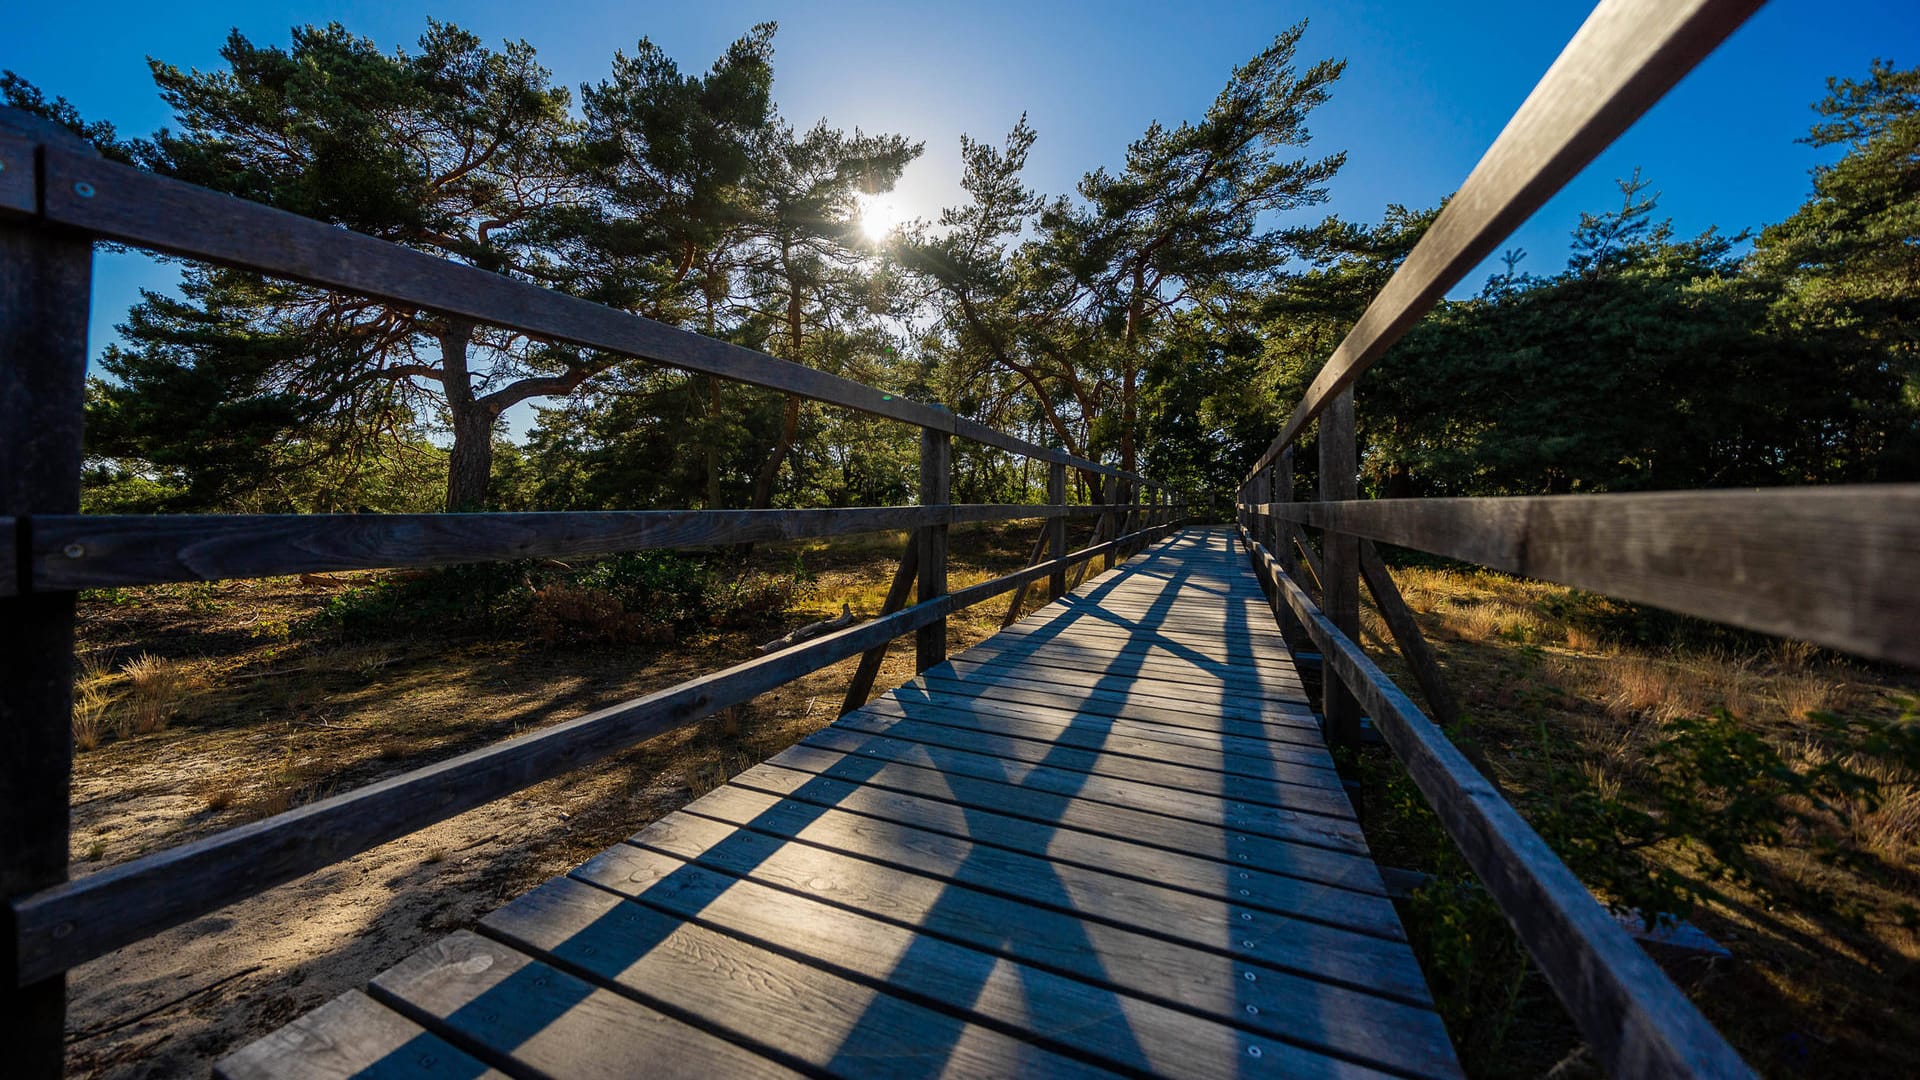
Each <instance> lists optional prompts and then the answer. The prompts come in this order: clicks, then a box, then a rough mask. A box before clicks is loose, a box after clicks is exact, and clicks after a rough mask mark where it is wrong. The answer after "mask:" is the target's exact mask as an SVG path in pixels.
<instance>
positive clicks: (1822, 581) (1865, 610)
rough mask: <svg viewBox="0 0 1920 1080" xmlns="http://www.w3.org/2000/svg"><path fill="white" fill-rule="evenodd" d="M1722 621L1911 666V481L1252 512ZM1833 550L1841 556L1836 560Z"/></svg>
mask: <svg viewBox="0 0 1920 1080" xmlns="http://www.w3.org/2000/svg"><path fill="white" fill-rule="evenodd" d="M1248 509H1249V510H1250V511H1252V512H1253V513H1254V514H1256V515H1259V516H1268V515H1271V516H1273V517H1277V518H1280V519H1282V520H1285V521H1292V522H1298V523H1301V524H1305V525H1311V526H1313V527H1315V528H1319V529H1325V530H1327V531H1329V532H1334V533H1342V534H1346V535H1351V536H1364V537H1368V538H1369V539H1373V540H1378V541H1381V542H1383V543H1388V544H1396V545H1399V546H1400V547H1407V548H1416V549H1418V550H1420V551H1426V552H1431V553H1433V554H1435V555H1445V556H1448V557H1450V558H1455V559H1461V560H1464V561H1466V562H1471V563H1478V564H1480V565H1482V566H1488V567H1492V568H1493V569H1496V570H1504V571H1507V572H1508V573H1513V574H1520V575H1522V576H1524V577H1530V578H1539V579H1541V580H1543V581H1553V582H1558V583H1560V584H1562V585H1572V586H1574V587H1576V588H1581V589H1590V590H1592V591H1594V592H1600V593H1605V594H1607V595H1608V596H1615V597H1619V598H1621V599H1623V600H1631V601H1635V602H1637V603H1645V604H1652V605H1654V606H1656V607H1661V608H1665V609H1667V610H1669V611H1677V612H1680V613H1681V614H1684V615H1694V616H1698V617H1700V618H1705V619H1712V620H1714V621H1716V622H1722V623H1727V624H1729V625H1732V626H1739V627H1744V628H1746V629H1748V630H1758V631H1761V632H1762V633H1769V634H1781V635H1786V636H1792V637H1798V638H1803V639H1805V640H1808V641H1812V642H1815V643H1816V644H1820V645H1827V646H1830V647H1832V648H1836V649H1843V650H1845V651H1847V652H1851V653H1854V654H1856V655H1859V656H1865V657H1871V658H1873V659H1877V660H1892V661H1895V662H1898V663H1904V664H1915V665H1920V607H1916V606H1915V604H1914V598H1915V597H1920V484H1847V485H1835V486H1832V487H1809V488H1771V489H1763V490H1759V491H1673V492H1653V493H1637V492H1633V493H1629V492H1622V493H1615V494H1605V495H1540V496H1515V497H1508V498H1462V499H1380V500H1360V501H1355V502H1322V503H1268V504H1265V505H1250V506H1249V507H1248ZM1836 551H1839V552H1845V553H1846V555H1845V557H1844V558H1835V557H1834V553H1835V552H1836Z"/></svg>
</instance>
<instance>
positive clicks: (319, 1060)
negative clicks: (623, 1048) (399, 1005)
mask: <svg viewBox="0 0 1920 1080" xmlns="http://www.w3.org/2000/svg"><path fill="white" fill-rule="evenodd" d="M213 1075H214V1077H215V1078H216V1080H349V1078H352V1077H371V1076H417V1077H421V1078H423V1080H434V1078H438V1080H506V1076H505V1074H503V1073H500V1072H497V1071H495V1070H493V1069H490V1068H488V1067H487V1066H486V1065H485V1064H484V1063H483V1062H481V1061H479V1060H477V1059H475V1058H473V1057H472V1056H470V1055H468V1054H467V1053H466V1052H465V1051H463V1050H461V1049H459V1048H458V1047H456V1046H454V1045H453V1044H451V1043H449V1042H447V1041H445V1040H444V1039H441V1038H440V1037H439V1036H437V1035H433V1034H430V1033H428V1032H427V1030H426V1029H425V1028H422V1027H421V1026H420V1025H418V1024H416V1023H414V1022H413V1021H411V1020H408V1019H407V1018H406V1017H404V1016H401V1015H400V1014H399V1013H396V1012H394V1011H393V1010H392V1009H389V1008H387V1007H386V1006H384V1005H381V1004H378V1003H377V1002H375V1001H374V1000H373V999H372V998H369V997H368V996H367V995H365V994H363V993H361V992H360V991H358V990H349V991H347V992H346V993H344V994H342V995H340V996H339V997H337V998H334V999H333V1000H332V1001H329V1002H327V1003H326V1004H325V1005H322V1006H320V1007H319V1008H317V1009H315V1010H313V1011H312V1012H310V1013H307V1014H306V1015H305V1016H302V1017H300V1018H299V1019H297V1020H295V1021H293V1022H292V1023H289V1024H287V1025H285V1026H284V1027H281V1028H279V1029H278V1030H276V1031H274V1032H273V1033H272V1034H270V1035H267V1036H265V1037H263V1038H259V1039H256V1040H254V1041H253V1042H251V1043H248V1044H247V1045H246V1046H244V1047H241V1048H240V1049H239V1050H237V1051H235V1052H234V1053H232V1054H229V1055H228V1056H226V1057H224V1058H222V1059H221V1060H219V1061H218V1062H215V1063H214V1066H213Z"/></svg>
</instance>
